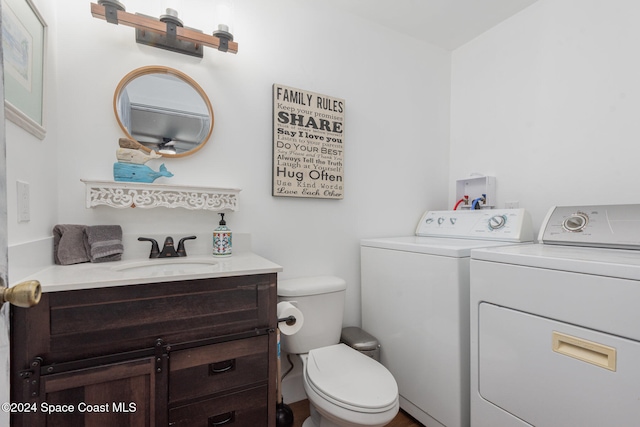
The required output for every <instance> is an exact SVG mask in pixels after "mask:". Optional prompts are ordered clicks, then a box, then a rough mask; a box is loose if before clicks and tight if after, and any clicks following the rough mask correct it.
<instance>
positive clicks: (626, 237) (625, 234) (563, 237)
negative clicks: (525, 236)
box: [538, 205, 640, 250]
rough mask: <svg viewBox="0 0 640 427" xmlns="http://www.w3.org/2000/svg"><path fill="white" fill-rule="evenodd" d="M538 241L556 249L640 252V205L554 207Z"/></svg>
mask: <svg viewBox="0 0 640 427" xmlns="http://www.w3.org/2000/svg"><path fill="white" fill-rule="evenodd" d="M538 240H539V241H540V242H541V243H545V244H552V245H569V246H588V247H597V248H614V249H637V250H640V205H588V206H554V207H552V208H551V209H550V210H549V213H548V214H547V216H546V218H545V220H544V222H543V224H542V227H541V228H540V234H539V236H538Z"/></svg>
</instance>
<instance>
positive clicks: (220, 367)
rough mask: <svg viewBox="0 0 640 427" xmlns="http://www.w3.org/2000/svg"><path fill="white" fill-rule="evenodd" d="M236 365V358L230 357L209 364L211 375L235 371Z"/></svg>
mask: <svg viewBox="0 0 640 427" xmlns="http://www.w3.org/2000/svg"><path fill="white" fill-rule="evenodd" d="M235 367H236V359H229V360H225V361H222V362H216V363H210V364H209V375H216V374H224V373H225V372H229V371H233V370H234V369H235Z"/></svg>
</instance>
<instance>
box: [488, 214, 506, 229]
mask: <svg viewBox="0 0 640 427" xmlns="http://www.w3.org/2000/svg"><path fill="white" fill-rule="evenodd" d="M506 224H507V217H506V216H504V215H494V216H492V217H491V218H489V229H490V230H499V229H501V228H502V227H504V226H505V225H506Z"/></svg>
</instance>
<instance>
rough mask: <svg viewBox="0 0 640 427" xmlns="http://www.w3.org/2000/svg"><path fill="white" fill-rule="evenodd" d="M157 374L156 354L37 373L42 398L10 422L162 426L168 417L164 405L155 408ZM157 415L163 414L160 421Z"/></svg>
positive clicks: (58, 426) (66, 426)
mask: <svg viewBox="0 0 640 427" xmlns="http://www.w3.org/2000/svg"><path fill="white" fill-rule="evenodd" d="M161 377H162V373H160V374H158V373H157V372H156V365H155V358H154V357H149V358H144V359H137V360H133V361H127V362H122V363H116V364H111V365H104V366H99V367H94V368H88V369H79V370H75V371H69V372H64V373H60V374H53V375H44V376H42V377H40V396H39V398H38V399H37V401H36V403H34V404H33V406H31V408H30V409H32V410H33V409H35V411H32V413H26V414H25V413H23V414H14V423H13V425H19V426H24V427H27V426H36V425H37V426H47V427H69V426H73V427H104V426H120V427H153V426H156V425H166V415H165V416H164V417H163V416H162V410H164V411H165V412H166V406H165V407H164V408H159V407H157V403H156V397H157V396H156V395H157V394H158V393H157V391H158V389H160V390H161V388H159V387H158V383H159V382H162V381H161ZM160 394H162V392H161V391H160ZM162 406H164V405H162ZM157 409H162V410H161V411H157ZM161 418H165V420H164V423H163V420H161Z"/></svg>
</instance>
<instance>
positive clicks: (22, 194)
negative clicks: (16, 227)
mask: <svg viewBox="0 0 640 427" xmlns="http://www.w3.org/2000/svg"><path fill="white" fill-rule="evenodd" d="M16 183H17V196H18V203H17V205H18V222H29V221H31V205H30V203H29V183H28V182H24V181H16Z"/></svg>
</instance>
